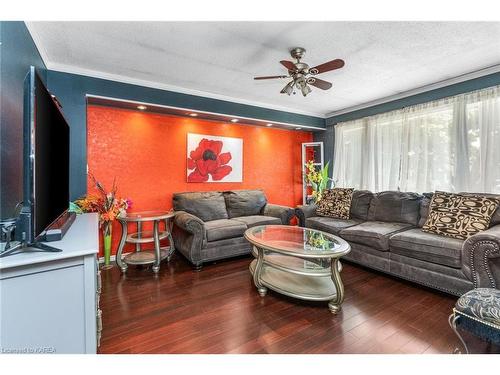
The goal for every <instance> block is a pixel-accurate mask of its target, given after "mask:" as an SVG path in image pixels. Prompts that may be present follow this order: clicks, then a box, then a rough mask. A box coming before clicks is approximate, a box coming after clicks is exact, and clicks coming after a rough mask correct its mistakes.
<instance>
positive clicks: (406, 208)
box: [368, 191, 422, 226]
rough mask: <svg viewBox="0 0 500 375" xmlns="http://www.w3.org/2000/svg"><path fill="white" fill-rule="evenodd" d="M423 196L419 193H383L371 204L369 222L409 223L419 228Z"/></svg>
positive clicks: (375, 197)
mask: <svg viewBox="0 0 500 375" xmlns="http://www.w3.org/2000/svg"><path fill="white" fill-rule="evenodd" d="M421 198H422V196H421V195H419V194H417V193H404V192H400V191H383V192H381V193H377V194H375V196H374V197H373V199H372V200H371V202H370V209H369V210H368V220H370V221H388V222H397V223H407V224H411V225H413V226H417V224H418V218H419V210H420V200H421Z"/></svg>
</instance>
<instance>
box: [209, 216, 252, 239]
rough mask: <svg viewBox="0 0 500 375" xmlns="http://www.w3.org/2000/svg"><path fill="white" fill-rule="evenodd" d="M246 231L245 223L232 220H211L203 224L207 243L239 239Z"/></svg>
mask: <svg viewBox="0 0 500 375" xmlns="http://www.w3.org/2000/svg"><path fill="white" fill-rule="evenodd" d="M246 230H247V226H246V224H245V223H243V222H241V221H236V220H232V219H219V220H212V221H207V222H206V223H205V232H206V235H207V241H208V242H210V241H218V240H224V239H226V238H235V237H241V236H243V233H245V231H246Z"/></svg>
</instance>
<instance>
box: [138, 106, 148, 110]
mask: <svg viewBox="0 0 500 375" xmlns="http://www.w3.org/2000/svg"><path fill="white" fill-rule="evenodd" d="M137 109H140V110H141V111H144V110H146V109H148V107H146V106H145V105H138V106H137Z"/></svg>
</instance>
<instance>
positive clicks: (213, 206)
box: [173, 191, 228, 221]
mask: <svg viewBox="0 0 500 375" xmlns="http://www.w3.org/2000/svg"><path fill="white" fill-rule="evenodd" d="M173 203H174V210H175V211H186V212H188V213H190V214H192V215H194V216H197V217H199V218H200V219H201V220H203V221H210V220H218V219H227V218H228V216H227V210H226V202H225V200H224V196H223V195H222V193H221V192H218V191H210V192H192V193H175V194H174V199H173Z"/></svg>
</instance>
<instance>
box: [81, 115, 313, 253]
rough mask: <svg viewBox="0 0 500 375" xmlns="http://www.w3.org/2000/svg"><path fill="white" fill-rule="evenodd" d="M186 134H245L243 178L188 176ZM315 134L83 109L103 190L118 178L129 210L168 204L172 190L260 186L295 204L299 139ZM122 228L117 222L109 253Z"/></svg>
mask: <svg viewBox="0 0 500 375" xmlns="http://www.w3.org/2000/svg"><path fill="white" fill-rule="evenodd" d="M188 133H198V134H207V135H214V136H224V137H236V138H242V139H243V182H241V183H227V182H226V183H225V182H217V183H214V182H211V183H187V182H186V159H187V157H186V146H187V134H188ZM312 139H313V137H312V133H311V132H305V131H296V130H293V131H291V130H283V129H276V128H274V129H273V128H264V127H257V126H249V125H242V124H233V123H228V124H226V123H216V122H213V121H205V120H200V119H196V118H184V117H177V116H170V115H162V114H153V113H144V112H139V111H131V110H125V109H118V108H110V107H102V106H88V108H87V153H88V154H87V160H88V167H89V171H90V172H91V173H93V174H94V176H95V177H96V178H97V179H98V180H99V181H100V182H102V183H103V184H104V186H105V187H106V188H107V189H109V188H111V185H112V183H113V178H115V177H116V181H117V185H118V195H119V196H120V197H128V198H130V199H132V201H133V207H132V211H142V210H152V209H170V208H171V207H172V194H173V193H174V192H183V191H209V190H232V189H254V188H261V189H263V190H264V192H265V193H266V196H267V198H268V201H269V202H271V203H276V204H283V205H288V206H292V207H294V206H296V205H298V204H301V203H302V175H301V143H303V142H311V141H312ZM87 187H88V192H89V193H94V192H95V189H94V187H93V186H92V181H90V180H88V181H87ZM130 230H135V229H133V228H130ZM120 232H121V231H120V226H119V224H118V223H114V226H113V249H112V251H113V254H115V253H116V249H117V247H118V241H119V237H120V234H121V233H120ZM101 241H102V239H101ZM128 249H129V250H130V249H132V247H130V246H128ZM100 253H101V255H102V244H101V252H100Z"/></svg>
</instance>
